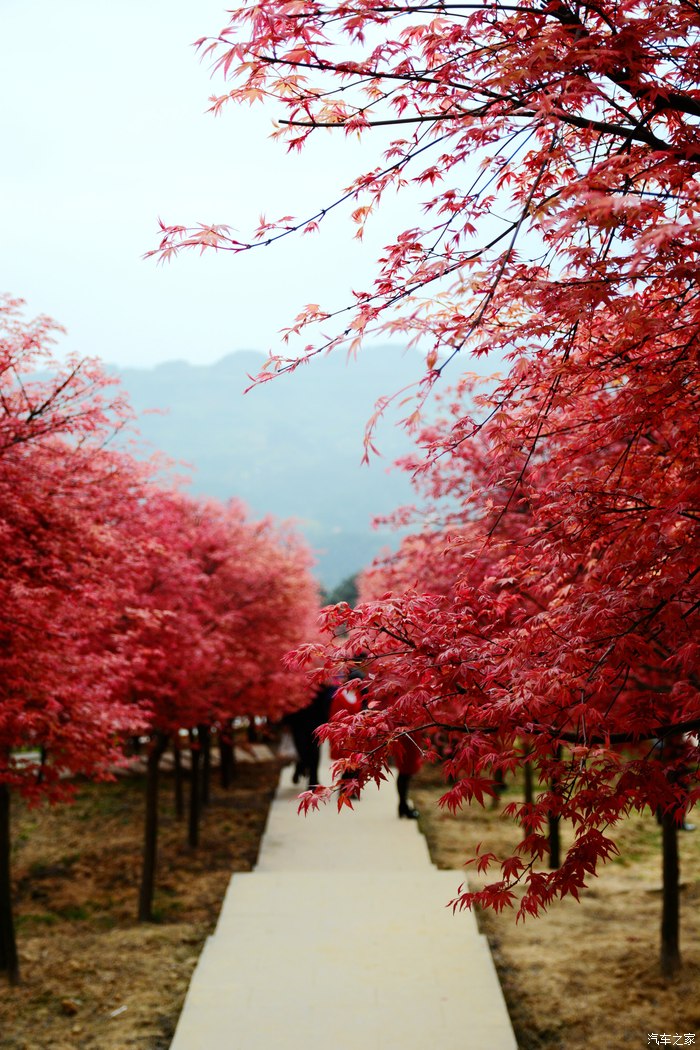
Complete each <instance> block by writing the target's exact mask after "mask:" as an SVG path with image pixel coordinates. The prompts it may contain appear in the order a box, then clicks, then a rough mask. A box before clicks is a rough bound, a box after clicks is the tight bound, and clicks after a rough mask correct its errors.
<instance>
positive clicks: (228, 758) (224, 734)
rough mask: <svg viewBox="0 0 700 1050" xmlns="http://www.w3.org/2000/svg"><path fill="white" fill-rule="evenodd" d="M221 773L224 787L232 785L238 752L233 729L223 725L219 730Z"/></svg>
mask: <svg viewBox="0 0 700 1050" xmlns="http://www.w3.org/2000/svg"><path fill="white" fill-rule="evenodd" d="M219 775H220V777H221V786H222V788H224V789H225V788H229V787H231V781H232V780H233V778H234V776H235V775H236V753H235V751H234V747H233V730H232V729H229V728H228V727H223V726H222V728H221V729H220V731H219Z"/></svg>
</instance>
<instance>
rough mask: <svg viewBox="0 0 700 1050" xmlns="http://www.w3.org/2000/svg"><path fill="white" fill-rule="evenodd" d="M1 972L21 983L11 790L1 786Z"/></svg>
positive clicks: (12, 980)
mask: <svg viewBox="0 0 700 1050" xmlns="http://www.w3.org/2000/svg"><path fill="white" fill-rule="evenodd" d="M0 971H2V972H4V973H6V974H7V979H8V981H9V982H10V984H18V983H19V960H18V958H17V942H16V940H15V923H14V917H13V914H12V883H11V880H10V789H9V787H8V786H7V784H0Z"/></svg>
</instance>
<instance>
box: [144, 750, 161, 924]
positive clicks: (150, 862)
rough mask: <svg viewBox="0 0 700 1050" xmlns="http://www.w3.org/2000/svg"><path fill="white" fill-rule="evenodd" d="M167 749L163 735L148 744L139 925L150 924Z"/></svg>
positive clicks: (151, 920)
mask: <svg viewBox="0 0 700 1050" xmlns="http://www.w3.org/2000/svg"><path fill="white" fill-rule="evenodd" d="M167 746H168V738H167V736H166V735H165V733H156V734H155V737H154V739H153V740H152V741H151V748H150V750H149V752H148V762H147V765H146V819H145V824H144V837H143V867H142V869H141V888H140V890H139V910H138V918H139V922H153V890H154V887H155V878H156V861H157V855H158V780H159V774H160V769H159V767H160V760H161V757H162V755H163V752H164V751H165V749H166V747H167Z"/></svg>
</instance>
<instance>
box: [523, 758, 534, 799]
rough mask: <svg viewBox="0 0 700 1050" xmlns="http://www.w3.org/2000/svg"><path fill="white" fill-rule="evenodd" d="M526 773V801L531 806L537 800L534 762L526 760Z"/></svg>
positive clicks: (524, 768) (524, 770)
mask: <svg viewBox="0 0 700 1050" xmlns="http://www.w3.org/2000/svg"><path fill="white" fill-rule="evenodd" d="M523 772H524V774H525V802H526V804H527V805H528V806H531V805H532V804H533V802H534V801H535V783H534V781H535V778H534V777H533V775H532V762H526V763H525V765H524V766H523Z"/></svg>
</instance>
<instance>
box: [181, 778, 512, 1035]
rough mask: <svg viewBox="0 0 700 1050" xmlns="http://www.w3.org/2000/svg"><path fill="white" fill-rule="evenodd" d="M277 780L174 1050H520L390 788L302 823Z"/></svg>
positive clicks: (491, 979) (492, 980) (468, 927)
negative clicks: (254, 854) (254, 852)
mask: <svg viewBox="0 0 700 1050" xmlns="http://www.w3.org/2000/svg"><path fill="white" fill-rule="evenodd" d="M298 790H299V789H298V788H296V787H294V786H293V785H292V783H291V767H287V768H286V769H285V770H284V771H283V773H282V776H281V779H280V785H279V788H278V791H277V795H276V798H275V800H274V802H273V804H272V806H271V808H270V816H269V819H268V824H267V829H266V831H265V835H264V837H263V841H262V846H261V851H260V857H259V859H258V864H257V867H256V869H255V871H254V872H250V873H245V874H236V875H234V876H233V877H232V879H231V883H230V885H229V889H228V891H227V894H226V897H225V900H224V903H223V906H222V909H221V915H220V917H219V922H218V925H217V927H216V930H215V932H214V934H213V935H212V936H211V937H210V938H209V939H208V941H207V943H206V944H205V946H204V950H203V952H202V954H201V956H200V959H199V962H198V964H197V967H196V969H195V971H194V974H193V976H192V981H191V984H190V988H189V992H188V994H187V999H186V1001H185V1005H184V1007H183V1011H182V1014H181V1016H180V1021H179V1024H178V1027H177V1031H176V1033H175V1038H174V1040H173V1042H172V1044H171V1050H482V1048H483V1050H487V1048H488V1050H516V1042H515V1038H514V1036H513V1032H512V1029H511V1025H510V1021H509V1018H508V1014H507V1011H506V1008H505V1004H504V1001H503V996H502V993H501V988H500V985H499V983H498V978H497V976H496V972H495V970H494V967H493V962H492V959H491V953H490V951H489V947H488V944H487V942H486V940H485V938H484V937H482V936H481V934H479V932H478V930H477V927H476V923H475V920H474V918H473V916H472V915H471V913H469V912H462V913H461V914H459V915H453V914H452V911H451V910H450V909H449V908H446V907H445V905H446V903H447V902H448V901H449V900H450V899H451V898H452V897H453V896H454V895H455V893H456V890H457V888H458V884H459V881H460V873H459V872H455V871H438V870H437V869H436V868H435V867H433V865H432V864H431V862H430V857H429V855H428V850H427V846H426V843H425V839H424V837H423V836H422V835H421V834H420V833H419V831H418V829H417V827H416V823H415V822H414V821H406V820H399V819H398V818H397V815H396V807H397V795H396V791H395V788H394V785H393V784H391V783H388V784H386V785H384V786H383V787H382V789H381V790H376V789H375V788H374V787H371V788H368V789H367V790H366V791H365V792H364V794H363V797H362V800H361V801H360V802H358V803H356V806H355V809H354V810H353V811H350V810H344V811H343V812H342V813H340V814H339V813H338V812H337V811H336V808H335V807H334V806H327V807H324V809H322V810H321V811H320V812H317V813H315V814H310V815H309V816H308V817H303V816H298V815H297V804H296V795H297V793H298Z"/></svg>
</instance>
